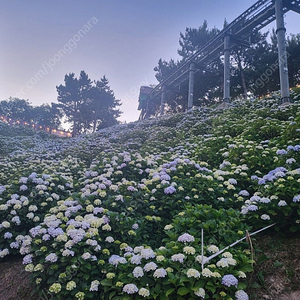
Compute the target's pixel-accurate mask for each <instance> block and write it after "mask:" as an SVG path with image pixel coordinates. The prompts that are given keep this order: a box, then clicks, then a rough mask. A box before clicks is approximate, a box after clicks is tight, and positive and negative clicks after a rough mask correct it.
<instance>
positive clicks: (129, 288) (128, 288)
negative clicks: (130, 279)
mask: <svg viewBox="0 0 300 300" xmlns="http://www.w3.org/2000/svg"><path fill="white" fill-rule="evenodd" d="M138 291H139V289H138V288H137V286H136V285H135V284H133V283H128V284H125V285H124V287H123V292H125V293H127V294H130V295H131V294H134V293H137V292H138Z"/></svg>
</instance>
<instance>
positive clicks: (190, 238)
mask: <svg viewBox="0 0 300 300" xmlns="http://www.w3.org/2000/svg"><path fill="white" fill-rule="evenodd" d="M177 241H178V242H182V243H190V242H194V241H195V238H194V237H193V236H192V235H190V234H188V233H184V234H182V235H181V236H179V237H178V239H177Z"/></svg>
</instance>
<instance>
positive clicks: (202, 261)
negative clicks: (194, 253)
mask: <svg viewBox="0 0 300 300" xmlns="http://www.w3.org/2000/svg"><path fill="white" fill-rule="evenodd" d="M201 255H202V257H201V267H202V271H203V265H204V259H203V228H202V229H201Z"/></svg>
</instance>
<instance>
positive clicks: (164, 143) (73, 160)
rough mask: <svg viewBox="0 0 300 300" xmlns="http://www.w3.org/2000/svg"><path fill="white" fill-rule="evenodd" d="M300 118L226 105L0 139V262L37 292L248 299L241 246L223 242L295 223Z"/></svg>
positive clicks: (243, 104) (299, 195)
mask: <svg viewBox="0 0 300 300" xmlns="http://www.w3.org/2000/svg"><path fill="white" fill-rule="evenodd" d="M295 97H296V96H295ZM299 112H300V104H299V103H298V102H297V101H295V103H294V104H293V105H290V106H283V107H279V106H278V105H277V104H276V101H275V100H274V99H265V100H261V101H252V102H251V101H236V102H234V103H232V105H231V106H230V107H229V108H228V109H226V110H224V111H223V110H214V109H212V108H201V109H199V110H195V111H193V112H192V113H187V114H177V115H174V116H169V117H168V116H166V117H161V118H157V119H153V120H145V121H142V122H135V123H130V124H123V125H117V126H113V127H111V128H107V129H104V130H102V131H100V132H98V133H95V134H93V135H86V136H80V137H77V138H72V139H59V138H52V137H43V138H41V137H39V136H33V137H26V136H23V137H20V138H18V143H15V140H16V138H15V137H11V138H10V137H7V138H6V144H5V145H6V146H5V151H3V152H2V156H1V157H0V168H1V170H2V172H1V173H0V220H1V223H0V259H6V258H7V257H9V256H10V255H16V254H21V255H22V256H23V264H24V268H25V270H26V271H28V272H30V273H31V275H32V279H33V281H34V283H35V284H36V291H37V292H38V293H39V295H40V297H41V298H42V299H50V298H51V299H114V300H117V299H225V300H230V299H237V300H244V299H249V297H248V295H247V293H246V283H247V273H248V272H250V271H251V270H252V264H253V261H252V255H251V253H250V251H249V246H248V245H247V243H246V242H245V241H243V242H240V243H238V244H236V245H235V246H233V247H230V248H227V247H228V246H229V245H231V244H232V243H234V242H235V241H237V240H240V239H242V238H243V237H244V236H245V235H246V233H247V231H254V230H257V229H260V228H262V227H265V226H267V225H270V224H273V223H276V226H275V228H276V230H280V231H284V232H286V233H287V232H297V231H299V223H300V216H299V215H300V184H299V182H300V167H299V162H300V113H299ZM20 141H24V143H22V142H20ZM33 141H34V142H33ZM10 147H11V148H10ZM202 230H203V236H201V231H202ZM202 241H203V244H202Z"/></svg>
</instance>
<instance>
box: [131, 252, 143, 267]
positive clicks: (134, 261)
mask: <svg viewBox="0 0 300 300" xmlns="http://www.w3.org/2000/svg"><path fill="white" fill-rule="evenodd" d="M141 260H142V257H141V256H140V255H139V254H136V255H133V256H132V257H131V258H130V262H131V263H132V264H134V265H139V264H140V263H141Z"/></svg>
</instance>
